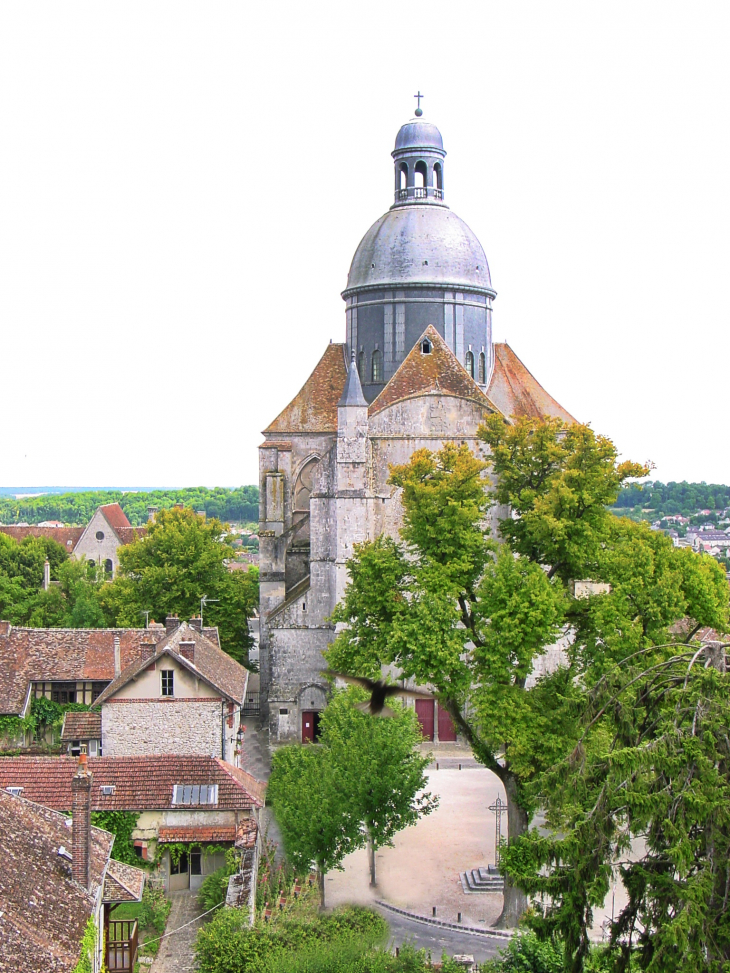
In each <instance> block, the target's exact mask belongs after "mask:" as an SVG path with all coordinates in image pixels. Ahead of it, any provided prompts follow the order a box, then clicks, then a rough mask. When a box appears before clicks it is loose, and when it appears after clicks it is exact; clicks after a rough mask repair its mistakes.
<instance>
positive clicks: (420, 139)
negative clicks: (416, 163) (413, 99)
mask: <svg viewBox="0 0 730 973" xmlns="http://www.w3.org/2000/svg"><path fill="white" fill-rule="evenodd" d="M421 148H430V149H436V150H437V151H439V152H444V141H443V139H442V138H441V132H439V130H438V129H437V128H436V126H435V125H433V124H432V123H431V122H424V121H423V119H421V118H412V119H411V120H410V122H406V124H405V125H401V127H400V131H399V132H398V134H397V135H396V137H395V149H394V151H393V154H395V153H396V152H401V151H403V149H421ZM445 154H446V153H445V152H444V155H445Z"/></svg>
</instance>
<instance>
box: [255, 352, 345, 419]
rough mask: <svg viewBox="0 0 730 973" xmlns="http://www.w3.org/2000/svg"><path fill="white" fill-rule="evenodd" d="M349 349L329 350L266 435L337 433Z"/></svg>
mask: <svg viewBox="0 0 730 973" xmlns="http://www.w3.org/2000/svg"><path fill="white" fill-rule="evenodd" d="M345 350H346V349H345V345H333V344H330V345H328V346H327V350H326V351H325V353H324V355H322V357H321V358H320V360H319V362H318V363H317V365H316V366H315V368H314V371H313V372H312V374H311V375H310V376H309V378H308V379H307V381H306V382H305V383H304V385H303V387H302V389H301V391H300V392H299V393H298V394H297V395H296V396H295V397H294V398H293V399H292V401H291V402H290V403H289V405H288V406H287V407H286V408H285V409H284V411H283V412H280V413H279V415H278V416H277V417H276V419H274V421H273V422H272V423H271V425H270V426H268V427H267V428H266V429H264V435H265V436H270V435H273V434H275V433H285V434H286V433H291V432H336V430H337V403H338V402H339V401H340V398H341V396H342V390H343V389H344V387H345V378H346V377H347V363H346V361H345Z"/></svg>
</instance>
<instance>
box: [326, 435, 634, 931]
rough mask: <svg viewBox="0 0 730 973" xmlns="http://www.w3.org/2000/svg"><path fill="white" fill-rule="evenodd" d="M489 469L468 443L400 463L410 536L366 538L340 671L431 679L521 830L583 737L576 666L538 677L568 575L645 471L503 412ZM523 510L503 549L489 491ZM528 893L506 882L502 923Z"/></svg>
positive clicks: (576, 575)
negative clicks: (577, 716) (558, 765)
mask: <svg viewBox="0 0 730 973" xmlns="http://www.w3.org/2000/svg"><path fill="white" fill-rule="evenodd" d="M480 434H481V436H482V438H483V439H484V441H485V442H487V443H488V444H489V446H490V447H491V451H492V466H493V470H494V473H495V474H496V477H497V479H496V485H495V486H494V487H493V492H492V493H491V494H490V495H487V493H486V492H485V487H487V486H488V482H487V481H486V480H485V469H486V464H485V463H483V462H481V461H480V460H478V459H477V458H476V457H474V456H473V454H472V453H471V452H470V451H469V449H468V448H467V447H465V446H463V447H460V448H457V447H456V446H455V445H453V444H447V445H446V446H445V447H444V448H443V449H442V450H440V452H439V453H438V454H436V455H434V454H432V453H429V452H428V451H426V450H421V451H418V452H416V453H414V455H413V456H412V458H411V461H410V463H408V464H407V465H405V466H402V467H395V468H393V469H392V471H391V482H392V483H394V484H395V485H396V486H399V487H401V488H402V502H403V507H404V526H403V529H402V532H401V535H402V539H403V541H404V542H405V543H404V545H403V546H401V545H400V544H398V543H396V542H395V541H393V540H390V539H386V538H379V539H377V540H376V541H374V542H370V543H367V544H363V545H361V546H360V547H358V548H357V549H356V552H355V556H354V558H353V560H352V561H351V563H350V565H349V567H350V583H349V585H348V587H347V589H346V592H345V596H344V599H343V601H342V602H341V603H340V605H339V606H338V607H337V609H336V611H335V613H334V615H333V620H334V621H335V622H340V623H344V625H345V627H344V628H343V630H342V631H341V632H340V633H339V634H338V636H337V638H336V639H335V641H334V643H333V645H332V647H331V648H330V650H329V652H328V656H327V658H328V663H329V665H330V666H331V667H332V668H333V669H338V670H342V671H347V672H351V673H354V674H362V675H371V676H372V675H375V674H379V673H380V671H381V666H383V665H394V666H396V667H397V668H398V669H399V670H400V672H401V673H402V674H403V676H406V677H415V679H416V680H417V681H418V682H419V683H421V684H424V683H426V684H430V685H432V686H433V687H434V689H435V692H436V694H437V696H438V698H439V701H440V703H441V705H442V706H444V707H445V708H446V709H447V710H448V712H449V713H450V715H451V717H452V719H453V721H454V723H455V724H456V726H457V728H458V729H459V730H460V731H461V733H462V734H463V735H464V736H465V738H466V739H467V741H468V742H469V744H470V745H471V747H472V749H473V751H474V754H475V756H476V757H477V759H478V760H480V761H481V762H482V763H483V764H484V765H485V766H486V767H488V768H489V769H490V770H492V771H493V773H495V774H496V775H497V777H499V779H500V780H501V781H502V783H503V785H504V788H505V791H506V794H507V799H508V833H509V841H510V842H514V841H516V839H517V838H518V837H519V836H520V835H522V834H524V833H525V832H526V830H527V828H528V824H529V820H530V817H531V816H532V814H533V813H534V812H535V810H536V809H537V807H538V805H539V797H538V796H537V795H535V794H534V793H533V792H532V791H531V790H529V789H528V787H527V786H526V785H527V784H529V783H530V782H531V781H533V780H534V779H536V778H537V777H538V776H539V775H540V773H541V772H542V771H543V770H544V769H545V768H547V767H549V766H551V765H552V764H553V763H554V762H555V760H556V759H558V758H559V757H560V756H561V755H562V754H563V753H564V752H565V750H566V749H567V748H568V747H569V746H570V745H571V744H572V743H573V742H574V739H575V736H574V735H575V720H574V717H573V707H574V697H575V696H576V694H577V693H578V689H577V687H576V686H575V683H574V680H573V678H572V675H573V674H572V673H571V672H570V670H569V669H566V668H562V669H559V670H558V671H557V672H555V673H552V674H550V675H547V676H544V677H543V678H542V679H540V680H538V681H537V683H536V685H534V686H532V687H529V688H528V684H527V679H528V676H529V675H530V673H531V671H532V669H533V667H534V664H535V662H536V660H537V659H538V658H539V657H540V656H541V655H542V654H543V653H544V652H545V651H546V649H547V648H548V647H549V646H550V645H551V644H553V643H554V642H555V640H556V638H557V636H558V635H559V633H560V632H561V631H562V630H563V628H564V626H565V625H566V624H567V622H568V620H569V617H570V613H571V611H572V608H573V602H574V599H572V598H571V597H570V592H569V587H568V582H569V581H570V580H572V579H580V578H586V577H591V572H590V567H591V566H592V565H593V564H594V562H595V559H596V557H597V554H598V552H600V550H601V549H602V545H603V544H604V543H605V541H606V537H607V534H608V530H609V523H610V522H611V521H613V518H612V516H611V515H610V514H609V513H608V511H607V509H606V507H607V505H608V504H610V503H612V502H613V501H615V499H616V496H617V494H618V491H619V489H620V487H621V484H622V482H623V481H624V480H626V479H627V478H629V477H632V476H638V475H644V474H645V473H646V470H645V468H643V467H639V466H636V465H635V464H627V463H624V464H618V463H617V456H616V450H615V447H614V446H613V444H612V443H611V442H610V441H609V440H607V439H605V438H604V437H601V436H596V434H595V433H593V431H592V430H591V429H589V428H588V427H586V426H569V427H567V426H564V425H563V424H562V423H560V422H558V421H547V422H544V423H540V422H536V421H532V420H518V421H517V422H516V423H514V424H513V425H508V424H507V423H505V422H504V420H502V419H501V417H495V418H494V419H493V420H492V421H490V422H489V423H488V424H487V425H486V426H485V427H483V428H482V430H481V433H480ZM494 501H496V502H498V503H500V504H505V505H509V506H510V507H511V508H512V510H514V511H515V512H516V513H518V514H519V519H518V520H512V519H511V518H507V519H505V520H503V521H501V523H500V533H501V536H502V539H503V541H504V545H503V547H502V549H501V551H499V552H497V551H495V546H496V545H495V544H494V542H493V541H490V540H489V538H488V537H487V536H486V535H485V529H484V518H485V514H486V509H487V507H488V505H489V503H490V502H494ZM525 905H526V898H525V895H524V893H523V892H522V890H521V889H520V888H518V887H517V885H516V884H515V883H513V882H512V881H511V879H510V878H509V877H508V879H507V882H506V885H505V899H504V909H503V913H502V916H501V918H500V924H502V925H514V924H515V923H516V922H517V921H518V920H519V918H520V916H521V915H522V913H523V912H524V909H525Z"/></svg>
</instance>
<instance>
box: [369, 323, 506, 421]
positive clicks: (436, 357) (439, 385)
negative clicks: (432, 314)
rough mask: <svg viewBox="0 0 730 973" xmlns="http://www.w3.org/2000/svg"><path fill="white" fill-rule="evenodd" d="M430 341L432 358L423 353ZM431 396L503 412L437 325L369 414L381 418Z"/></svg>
mask: <svg viewBox="0 0 730 973" xmlns="http://www.w3.org/2000/svg"><path fill="white" fill-rule="evenodd" d="M426 338H428V339H429V341H430V342H431V351H430V353H429V354H424V353H423V351H422V350H421V346H422V344H423V342H424V339H426ZM428 394H442V395H453V396H456V397H457V398H460V399H470V400H471V401H472V402H475V403H476V404H477V405H480V406H482V408H483V409H484V410H485V411H486V412H498V411H499V409H498V408H497V407H496V406H495V405H494V404H493V403H492V402H490V400H489V399H488V398H487V396H486V395H485V394H484V392H482V390H481V389H480V388H479V386H478V385H477V383H476V382H475V381H474V379H473V378H472V377H471V375H469V373H468V372H467V370H466V369H465V368H464V366H463V365H462V364H461V363H460V362H459V360H458V359H457V358H456V356H455V355H454V353H453V352H452V351H451V349H450V348H449V346H448V345H447V344H446V342H445V341H444V339H443V338H442V337H441V335H440V334H439V333H438V331H437V330H436V329H435V328H434V327H433V325H429V326H428V328H426V330H425V331H424V333H423V334H422V335H421V337H420V338H419V339H418V341H417V342H416V344H415V345H414V346H413V348H412V349H411V351H410V352H409V353H408V354H407V355H406V357H405V359H404V360H403V361H402V362H401V364H400V366H399V367H398V370H397V371H396V373H395V374H394V375H393V377H392V378H391V379H390V381H389V382H388V384H387V385H386V386H385V388H384V389H383V391H382V392H381V393H380V395H378V397H377V398H376V399H375V400H374V401H373V402H372V404H371V406H370V410H369V414H370V415H371V416H373V415H377V413H378V412H382V411H383V409H387V408H388V406H391V405H394V404H395V403H396V402H400V401H402V400H403V399H410V398H414V397H415V396H418V395H428Z"/></svg>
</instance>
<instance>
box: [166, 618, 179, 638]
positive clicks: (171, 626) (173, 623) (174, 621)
mask: <svg viewBox="0 0 730 973" xmlns="http://www.w3.org/2000/svg"><path fill="white" fill-rule="evenodd" d="M179 628H180V619H179V618H178V617H177V615H168V616H167V618H166V619H165V631H166V632H167V634H168V635H172V633H173V632H176V631H177V630H178V629H179Z"/></svg>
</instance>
